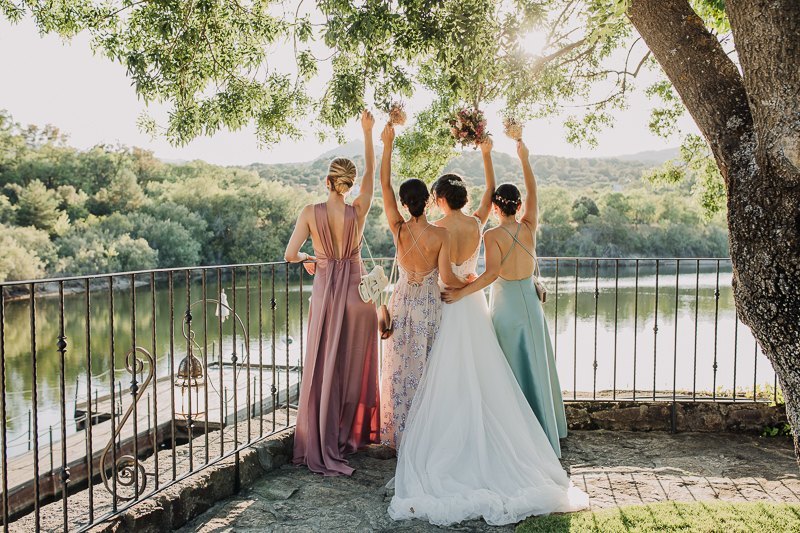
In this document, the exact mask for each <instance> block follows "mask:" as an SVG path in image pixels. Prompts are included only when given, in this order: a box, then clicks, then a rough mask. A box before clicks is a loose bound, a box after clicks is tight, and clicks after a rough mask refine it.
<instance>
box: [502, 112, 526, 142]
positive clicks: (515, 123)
mask: <svg viewBox="0 0 800 533" xmlns="http://www.w3.org/2000/svg"><path fill="white" fill-rule="evenodd" d="M503 133H505V134H506V137H508V138H510V139H513V140H515V141H521V140H522V122H520V120H519V119H517V118H516V117H514V116H511V115H507V116H506V117H505V118H504V119H503Z"/></svg>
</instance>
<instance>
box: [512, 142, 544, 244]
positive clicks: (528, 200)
mask: <svg viewBox="0 0 800 533" xmlns="http://www.w3.org/2000/svg"><path fill="white" fill-rule="evenodd" d="M517 155H518V156H519V161H520V163H522V177H523V178H524V179H525V205H524V207H523V211H522V218H521V220H522V222H525V223H526V224H527V225H528V227H529V228H530V229H531V231H533V232H535V231H536V228H537V226H538V224H539V201H538V196H537V191H536V177H535V176H534V175H533V169H532V168H531V162H530V161H529V156H530V152H529V151H528V147H527V146H525V143H524V142H522V141H517Z"/></svg>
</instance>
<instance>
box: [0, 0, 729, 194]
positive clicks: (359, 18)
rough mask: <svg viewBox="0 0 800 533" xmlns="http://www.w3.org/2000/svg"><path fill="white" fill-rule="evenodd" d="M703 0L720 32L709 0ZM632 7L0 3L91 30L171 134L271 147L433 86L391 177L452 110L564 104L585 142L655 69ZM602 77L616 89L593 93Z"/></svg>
mask: <svg viewBox="0 0 800 533" xmlns="http://www.w3.org/2000/svg"><path fill="white" fill-rule="evenodd" d="M703 1H704V2H708V4H705V3H703V4H701V5H702V6H704V7H703V9H705V10H706V11H707V12H708V16H709V20H712V21H714V22H715V23H716V24H718V25H720V26H724V24H725V21H724V16H721V15H720V13H721V11H720V9H719V6H716V7H715V6H714V4H715V2H713V1H712V0H703ZM626 8H627V3H626V1H625V0H613V1H601V0H582V1H571V0H551V1H541V0H537V1H533V0H515V1H509V0H502V1H497V0H441V1H430V0H401V1H397V2H387V1H385V0H367V1H361V0H359V1H352V0H325V1H320V2H316V3H311V2H303V1H294V2H275V1H269V0H250V1H247V0H230V1H228V0H187V1H167V2H151V1H144V0H138V1H135V0H123V1H120V0H112V1H108V0H102V1H98V0H62V1H58V2H44V1H31V0H0V13H2V14H3V15H4V16H5V17H6V18H7V19H8V20H10V21H12V22H14V21H19V20H21V19H22V18H23V17H29V18H31V19H32V20H33V21H34V22H35V24H36V25H37V27H38V29H39V30H40V31H41V32H42V33H57V34H60V35H61V36H64V37H67V38H69V37H72V36H74V35H76V34H78V33H79V32H88V33H89V34H90V35H91V39H92V45H93V46H94V48H95V49H96V51H98V52H99V53H102V54H104V55H106V56H107V57H109V58H110V59H111V60H113V61H116V62H119V63H121V64H122V65H124V66H125V67H126V69H127V73H128V76H129V77H130V78H131V80H132V82H133V86H134V88H135V90H136V92H137V93H138V94H139V96H140V97H141V98H142V99H143V100H144V101H146V102H159V103H166V104H167V105H168V106H169V107H170V113H169V118H168V119H167V123H166V124H157V123H156V122H155V121H154V120H153V119H152V118H149V117H146V116H143V117H142V118H141V124H140V125H141V126H142V127H143V128H144V129H146V130H149V131H151V132H153V133H163V134H165V135H166V136H167V137H168V138H169V139H170V140H171V141H172V142H174V143H176V144H182V143H186V142H188V141H190V140H191V139H193V138H195V137H198V136H201V135H212V134H214V133H215V132H217V131H219V130H220V129H222V128H227V129H230V130H236V129H239V128H241V127H243V126H245V125H247V124H254V125H255V129H256V132H257V135H258V138H259V140H260V141H262V142H263V143H266V144H270V143H273V142H276V141H277V140H279V139H280V138H283V137H299V136H300V135H301V134H302V133H303V127H302V125H303V124H304V123H306V122H312V123H313V124H314V125H315V126H316V127H317V130H318V132H319V133H321V134H325V133H329V132H331V131H333V132H337V131H339V129H340V128H341V127H342V126H343V125H344V124H345V123H346V122H347V121H349V120H351V119H352V118H354V117H356V116H357V114H358V112H359V110H360V109H362V108H363V107H364V106H377V107H379V108H387V107H388V105H389V103H390V102H392V101H394V100H397V99H403V98H408V97H410V96H411V95H412V94H413V93H414V92H416V91H420V90H424V91H429V92H430V93H432V94H433V95H434V97H433V98H432V104H431V105H430V107H429V108H427V109H425V110H422V111H421V112H420V113H418V119H417V120H416V122H415V124H414V126H413V127H411V128H409V130H408V131H406V132H405V133H404V135H402V136H401V138H400V139H399V140H398V148H399V151H400V153H401V166H400V167H399V168H400V171H401V173H402V174H405V175H414V176H419V177H425V178H427V179H430V177H431V176H433V175H435V174H436V172H438V171H439V170H441V168H442V167H443V166H444V164H445V163H446V162H447V161H448V159H449V158H450V157H452V155H453V150H452V141H451V139H450V137H449V135H448V130H447V126H446V122H445V120H446V118H447V117H448V116H449V115H450V114H451V113H452V111H453V109H454V108H456V107H457V106H461V105H470V106H482V105H484V104H486V103H489V102H503V103H504V104H505V105H507V107H508V108H509V111H510V112H511V113H513V114H515V115H517V116H518V117H520V118H531V117H534V116H541V115H546V114H552V113H556V112H563V111H565V110H569V111H570V112H567V113H566V114H565V116H566V124H567V126H568V130H569V140H571V141H573V142H588V143H590V144H591V143H593V142H594V139H595V136H596V135H597V133H598V132H599V131H600V130H601V129H602V128H603V127H605V126H607V125H608V124H610V123H611V121H612V119H611V114H610V113H611V111H613V110H614V109H615V108H618V107H622V106H624V105H625V98H624V97H625V94H626V93H627V92H628V91H629V90H631V88H632V86H633V83H632V80H633V79H634V78H635V77H636V75H637V73H638V72H639V70H640V69H641V68H643V66H650V67H652V66H653V64H654V63H653V62H652V61H649V59H650V58H649V54H648V53H647V50H646V48H645V47H644V46H642V44H641V42H640V40H639V39H637V38H636V37H635V35H634V33H633V32H632V30H631V26H630V24H629V22H628V21H627V19H626V17H625V10H626ZM717 19H719V20H717ZM531 30H536V31H539V32H541V33H542V34H543V35H544V36H545V39H544V48H543V49H542V50H526V47H525V43H524V41H523V40H521V39H520V37H521V36H523V35H525V34H526V33H527V32H530V31H531ZM625 47H629V49H626V48H625ZM626 50H627V51H626ZM287 51H288V53H289V55H288V56H285V57H284V56H280V55H279V54H280V53H284V52H287ZM291 57H293V58H294V61H291V60H289V61H286V59H290V58H291ZM600 82H603V83H605V84H606V85H607V86H608V87H609V88H610V94H604V95H602V96H601V97H597V94H596V91H595V90H594V87H596V86H597V85H598V83H600ZM652 91H653V92H654V94H658V95H660V96H662V97H664V98H667V100H668V102H667V105H666V106H665V108H664V111H663V113H660V114H659V115H658V116H656V117H654V119H653V120H654V126H653V127H654V129H658V130H661V131H664V132H666V131H669V129H670V126H669V123H670V122H673V123H674V118H675V116H676V115H677V113H679V108H680V106H679V105H676V103H675V102H674V101H669V97H670V96H671V93H670V90H669V84H668V83H667V84H666V85H663V86H659V87H657V88H653V89H652ZM565 102H566V103H567V105H573V104H574V103H576V102H580V103H581V104H580V105H581V106H583V107H582V108H565V107H563V105H564V103H565ZM587 102H588V103H587ZM682 165H683V166H686V164H683V163H682Z"/></svg>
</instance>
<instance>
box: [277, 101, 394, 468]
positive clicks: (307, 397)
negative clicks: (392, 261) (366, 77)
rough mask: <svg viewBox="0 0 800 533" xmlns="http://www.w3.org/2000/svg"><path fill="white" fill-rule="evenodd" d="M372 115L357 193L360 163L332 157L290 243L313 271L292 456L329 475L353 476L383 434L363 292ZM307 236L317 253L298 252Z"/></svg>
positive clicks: (295, 257) (374, 322) (372, 331)
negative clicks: (353, 457)
mask: <svg viewBox="0 0 800 533" xmlns="http://www.w3.org/2000/svg"><path fill="white" fill-rule="evenodd" d="M374 123H375V120H374V118H373V117H372V114H370V113H369V112H368V111H364V113H363V114H362V115H361V125H362V128H363V130H364V145H365V149H364V152H365V153H364V159H365V161H366V163H365V166H366V168H365V169H364V177H363V180H362V183H361V189H360V192H359V195H358V197H357V198H356V199H355V200H354V201H353V204H352V205H348V204H346V203H345V195H346V194H347V192H348V191H349V190H350V188H351V187H352V186H353V184H354V182H355V178H356V167H355V165H354V164H353V162H352V161H350V160H349V159H344V158H337V159H334V160H333V161H332V162H331V165H330V169H329V170H328V176H327V180H326V182H327V186H328V190H329V194H328V199H327V201H326V202H324V203H321V204H316V205H308V206H306V207H305V208H303V211H302V213H301V214H300V217H299V218H298V220H297V225H296V226H295V229H294V232H293V233H292V237H291V239H290V241H289V245H288V246H287V248H286V260H287V261H290V262H293V263H296V262H301V261H303V262H305V264H304V266H305V268H306V270H307V271H308V272H309V273H310V274H314V286H313V290H312V294H311V307H310V309H309V324H308V344H307V346H308V348H307V350H308V351H307V352H306V359H305V369H304V372H303V381H302V383H301V384H300V404H299V407H298V411H297V427H296V429H295V436H294V458H293V462H294V463H295V464H305V465H307V466H308V468H309V469H310V470H312V471H313V472H317V473H320V474H324V475H326V476H337V475H348V476H349V475H350V474H352V473H353V468H352V467H350V466H349V465H348V462H347V459H345V457H346V456H347V455H348V454H351V453H354V452H355V451H356V450H358V449H359V448H361V447H364V446H366V445H367V444H370V443H376V442H378V441H379V429H380V413H379V401H378V318H377V314H376V313H375V306H374V305H373V304H371V303H364V302H363V301H362V300H361V298H360V297H359V295H358V283H359V281H360V279H361V276H362V274H364V273H365V271H364V267H363V265H362V263H361V253H360V252H361V247H360V242H361V236H362V234H363V231H364V222H365V220H366V217H367V213H368V212H369V208H370V204H371V203H372V192H373V186H374V183H373V182H374V177H375V154H374V148H373V145H372V127H373V125H374ZM309 236H310V237H311V242H312V243H313V245H314V254H315V255H308V254H305V253H303V252H300V247H301V246H302V245H303V243H305V241H306V240H307V239H308V237H309Z"/></svg>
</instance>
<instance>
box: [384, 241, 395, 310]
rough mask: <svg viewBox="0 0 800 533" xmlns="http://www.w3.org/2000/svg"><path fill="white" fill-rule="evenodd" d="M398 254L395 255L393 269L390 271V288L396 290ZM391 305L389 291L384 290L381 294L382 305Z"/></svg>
mask: <svg viewBox="0 0 800 533" xmlns="http://www.w3.org/2000/svg"><path fill="white" fill-rule="evenodd" d="M397 274H398V272H397V254H395V256H394V259H393V260H392V269H391V270H390V271H389V285H388V286H387V288H388V287H392V290H394V285H395V283H396V282H397ZM388 303H389V291H388V290H384V291H382V292H381V305H388Z"/></svg>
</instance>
